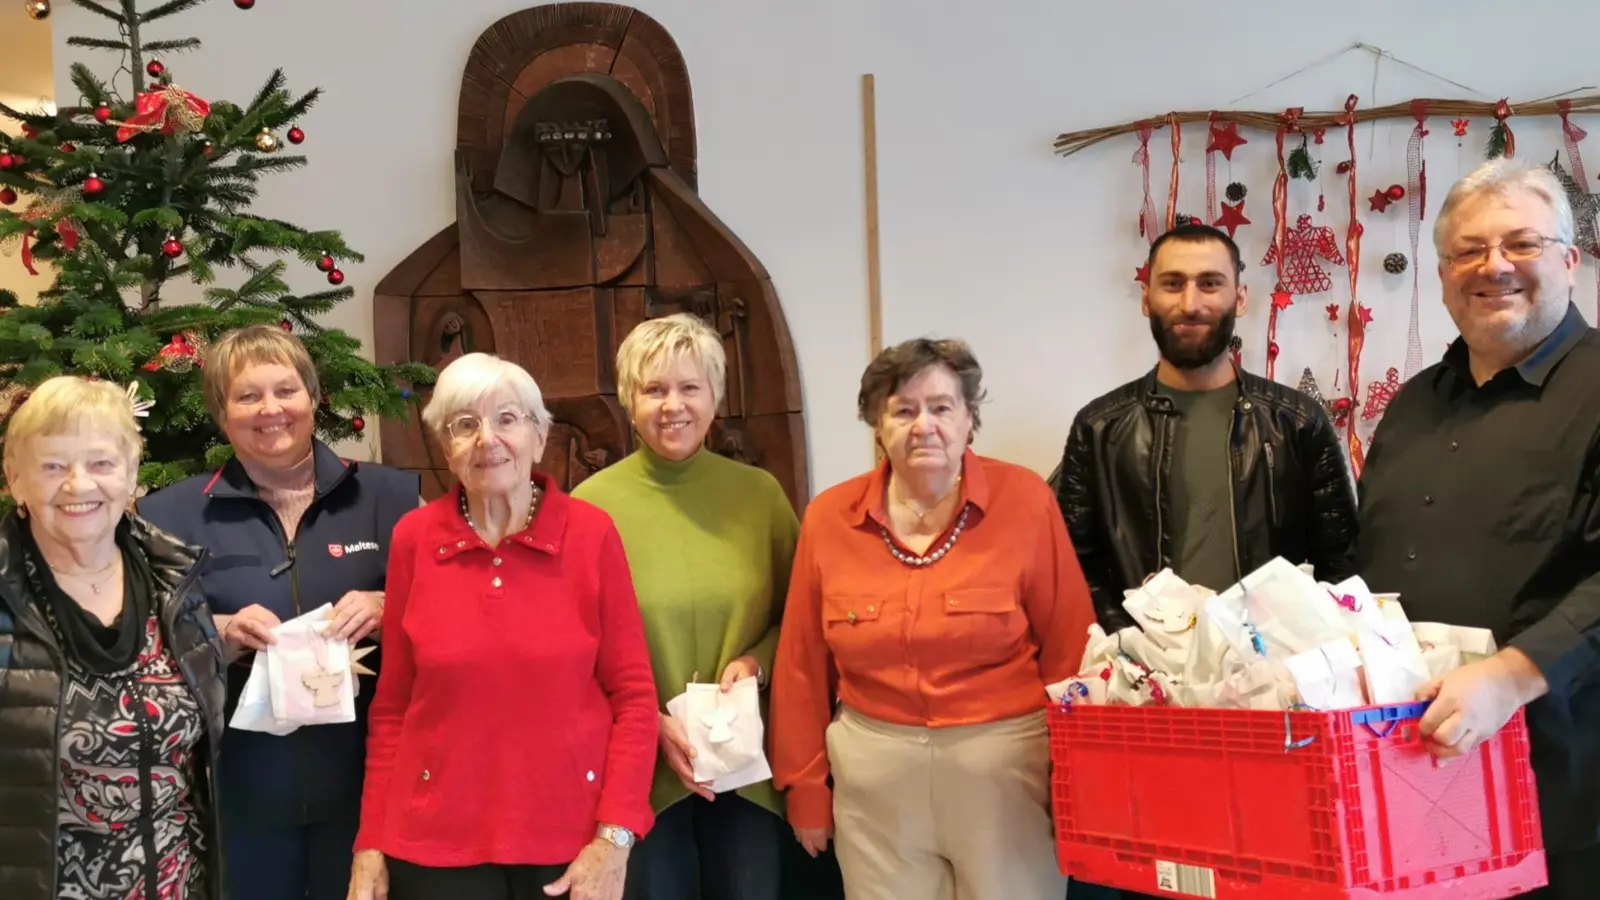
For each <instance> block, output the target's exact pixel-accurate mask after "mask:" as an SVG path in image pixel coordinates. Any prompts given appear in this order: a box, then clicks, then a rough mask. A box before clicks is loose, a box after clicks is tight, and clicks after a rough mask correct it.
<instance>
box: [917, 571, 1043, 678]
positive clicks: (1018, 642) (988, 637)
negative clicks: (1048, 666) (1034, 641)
mask: <svg viewBox="0 0 1600 900" xmlns="http://www.w3.org/2000/svg"><path fill="white" fill-rule="evenodd" d="M1021 601H1022V598H1021V596H1020V595H1019V593H1018V591H1017V588H1016V586H1015V585H997V586H993V587H964V588H951V589H949V590H946V591H945V592H944V597H943V599H942V600H941V601H940V603H939V613H940V615H939V617H938V619H937V621H936V622H930V623H929V624H930V625H933V626H934V633H933V634H932V635H931V642H932V643H935V644H936V645H937V651H938V652H940V653H941V654H948V658H955V657H956V655H957V654H959V655H960V658H962V659H965V660H967V661H968V662H970V663H971V664H972V665H974V666H979V667H982V666H987V665H994V664H997V663H1003V662H1006V661H1007V660H1011V659H1014V658H1015V657H1016V656H1017V654H1018V653H1020V652H1021V651H1022V648H1023V646H1024V645H1025V644H1026V642H1027V641H1028V640H1029V629H1028V615H1027V611H1026V610H1024V609H1023V606H1022V602H1021Z"/></svg>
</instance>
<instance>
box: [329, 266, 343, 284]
mask: <svg viewBox="0 0 1600 900" xmlns="http://www.w3.org/2000/svg"><path fill="white" fill-rule="evenodd" d="M328 283H329V284H344V273H343V272H341V271H339V270H338V269H334V270H333V271H331V272H329V273H328Z"/></svg>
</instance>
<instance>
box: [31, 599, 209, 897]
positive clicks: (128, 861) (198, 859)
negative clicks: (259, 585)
mask: <svg viewBox="0 0 1600 900" xmlns="http://www.w3.org/2000/svg"><path fill="white" fill-rule="evenodd" d="M118 627H119V626H117V625H113V626H110V628H111V629H115V628H118ZM108 630H110V629H108ZM204 734H205V719H204V717H203V715H202V714H201V711H200V707H199V704H198V703H197V702H196V701H195V698H194V695H193V694H192V693H191V692H190V690H189V687H188V686H187V685H186V684H185V682H184V680H183V676H182V674H181V672H180V671H179V668H178V664H177V660H176V659H174V658H173V655H172V653H171V652H170V651H169V650H168V649H167V647H166V646H165V642H164V641H163V640H162V637H161V626H160V622H159V621H158V620H157V618H156V617H155V616H154V615H151V616H149V617H148V618H147V619H146V621H145V625H144V629H143V644H142V646H141V648H140V650H139V653H138V657H137V659H135V660H134V662H133V664H132V665H129V666H127V667H126V668H124V669H123V670H121V671H118V672H113V673H108V674H100V673H96V672H92V671H89V670H87V669H85V668H84V667H83V666H81V665H79V664H77V663H76V662H74V663H71V664H70V665H69V667H68V673H67V683H66V691H65V699H64V702H63V704H62V707H61V738H60V741H59V745H58V746H59V748H60V749H59V751H58V755H59V758H60V772H61V795H60V796H61V800H60V806H59V808H58V814H59V817H58V821H59V823H60V831H59V834H58V838H57V853H58V858H59V859H60V869H59V876H58V880H57V884H58V890H57V896H58V897H59V898H60V900H206V893H207V890H206V872H205V846H204V842H205V838H204V832H203V830H202V828H201V826H200V822H199V820H198V818H197V817H196V815H195V810H194V806H193V802H192V799H191V788H192V786H194V785H195V779H194V772H195V754H196V753H197V752H198V749H199V744H200V740H201V738H202V737H203V736H204ZM152 884H153V885H155V889H154V890H151V889H149V887H148V886H149V885H152Z"/></svg>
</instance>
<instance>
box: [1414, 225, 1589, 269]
mask: <svg viewBox="0 0 1600 900" xmlns="http://www.w3.org/2000/svg"><path fill="white" fill-rule="evenodd" d="M1566 243H1568V242H1567V241H1563V240H1561V239H1559V238H1548V237H1545V236H1543V235H1538V234H1535V235H1526V236H1522V237H1515V238H1512V239H1511V240H1509V241H1504V242H1502V243H1499V244H1489V245H1488V246H1485V247H1468V248H1467V249H1465V250H1458V251H1456V252H1455V253H1447V254H1445V255H1444V256H1442V257H1440V261H1441V262H1443V263H1444V264H1445V265H1447V266H1449V267H1450V268H1452V269H1454V270H1455V271H1457V272H1470V271H1472V270H1473V269H1476V268H1478V267H1479V266H1482V265H1483V264H1484V263H1486V262H1488V261H1489V251H1490V250H1493V249H1495V248H1496V247H1498V248H1499V249H1500V257H1501V258H1502V259H1504V260H1505V261H1506V262H1508V263H1519V262H1527V261H1528V260H1530V259H1538V258H1539V257H1540V256H1543V255H1544V248H1545V247H1546V246H1547V245H1549V244H1566Z"/></svg>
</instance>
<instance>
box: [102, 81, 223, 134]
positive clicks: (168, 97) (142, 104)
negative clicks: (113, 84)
mask: <svg viewBox="0 0 1600 900" xmlns="http://www.w3.org/2000/svg"><path fill="white" fill-rule="evenodd" d="M134 110H135V112H134V114H133V115H132V116H130V117H128V120H127V121H126V122H118V123H117V124H118V125H120V126H121V127H120V128H118V129H117V141H118V142H124V141H127V140H128V139H130V138H132V137H133V136H134V135H136V134H139V133H140V132H145V131H160V132H161V133H162V134H172V133H174V132H178V133H183V134H192V133H194V132H196V131H199V130H200V128H201V126H202V125H204V124H205V120H206V116H208V115H210V114H211V104H209V103H207V102H206V101H204V100H201V99H200V98H199V97H196V96H195V95H193V94H191V93H189V92H188V91H185V90H183V89H181V88H179V87H177V86H176V85H171V84H169V85H166V86H165V87H163V88H162V89H161V90H159V91H147V92H145V93H143V94H140V95H139V98H138V99H137V100H135V101H134Z"/></svg>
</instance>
